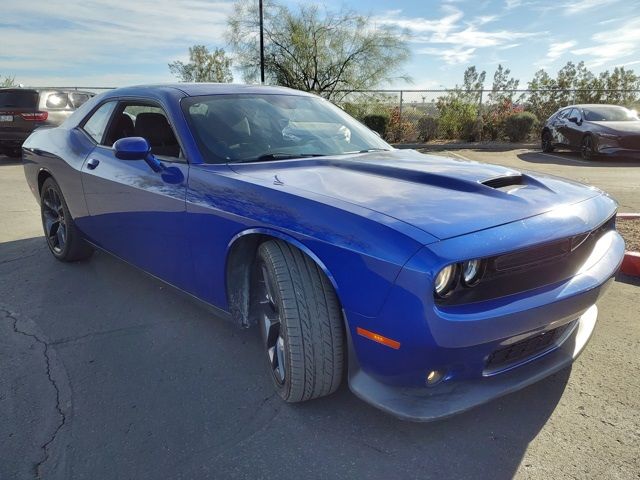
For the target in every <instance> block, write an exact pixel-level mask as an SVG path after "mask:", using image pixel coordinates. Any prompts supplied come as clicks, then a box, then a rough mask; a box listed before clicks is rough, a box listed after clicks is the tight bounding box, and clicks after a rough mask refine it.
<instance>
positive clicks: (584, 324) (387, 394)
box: [349, 305, 598, 422]
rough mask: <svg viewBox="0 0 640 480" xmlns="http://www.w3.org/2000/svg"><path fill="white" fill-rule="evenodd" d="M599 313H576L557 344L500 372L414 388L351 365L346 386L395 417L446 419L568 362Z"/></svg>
mask: <svg viewBox="0 0 640 480" xmlns="http://www.w3.org/2000/svg"><path fill="white" fill-rule="evenodd" d="M597 316H598V308H597V307H596V306H595V305H593V306H591V307H590V308H589V309H588V310H587V311H586V312H584V313H583V314H582V315H581V316H580V317H579V318H578V320H577V325H576V327H575V328H574V329H573V330H572V332H571V334H570V335H569V336H568V337H567V338H566V339H565V340H564V342H563V343H562V344H561V345H558V346H556V347H555V348H553V349H550V350H549V351H547V352H546V353H545V354H544V356H542V357H540V358H536V359H535V360H534V361H532V362H528V363H526V364H524V365H520V366H518V367H517V368H513V369H511V370H509V371H507V372H504V373H501V374H498V375H494V376H490V377H482V378H476V379H468V380H462V381H454V382H446V381H445V382H443V383H441V384H439V385H436V386H434V387H424V388H416V387H413V388H412V387H394V386H390V385H386V384H384V383H382V382H380V381H378V380H376V379H375V378H374V377H372V376H371V375H367V374H366V373H364V372H363V371H362V370H360V369H355V371H354V372H353V373H352V374H351V375H350V377H349V387H350V388H351V391H353V393H355V394H356V395H357V396H358V397H360V398H361V399H362V400H364V401H366V402H368V403H370V404H372V405H374V406H376V407H377V408H379V409H381V410H384V411H385V412H387V413H390V414H392V415H394V416H396V417H398V418H402V419H405V420H412V421H417V422H430V421H434V420H439V419H442V418H446V417H449V416H451V415H455V414H458V413H462V412H464V411H466V410H469V409H471V408H473V407H475V406H478V405H481V404H483V403H486V402H488V401H490V400H493V399H495V398H498V397H501V396H503V395H507V394H509V393H512V392H515V391H517V390H520V389H521V388H524V387H526V386H528V385H531V384H533V383H536V382H538V381H540V380H542V379H543V378H545V377H547V376H549V375H552V374H554V373H556V372H558V371H559V370H562V369H563V368H566V367H567V366H569V365H571V363H573V361H574V360H575V359H576V358H577V357H578V355H580V353H581V352H582V350H583V349H584V347H585V346H586V344H587V342H588V341H589V338H591V334H592V333H593V330H594V329H595V325H596V318H597Z"/></svg>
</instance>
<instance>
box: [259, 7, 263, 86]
mask: <svg viewBox="0 0 640 480" xmlns="http://www.w3.org/2000/svg"><path fill="white" fill-rule="evenodd" d="M259 8H260V83H261V84H262V85H264V20H263V16H262V0H260V7H259Z"/></svg>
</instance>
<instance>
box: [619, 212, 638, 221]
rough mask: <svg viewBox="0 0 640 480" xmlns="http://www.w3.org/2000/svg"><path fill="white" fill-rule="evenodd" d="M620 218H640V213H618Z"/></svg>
mask: <svg viewBox="0 0 640 480" xmlns="http://www.w3.org/2000/svg"><path fill="white" fill-rule="evenodd" d="M616 218H617V219H618V220H640V213H618V214H617V215H616Z"/></svg>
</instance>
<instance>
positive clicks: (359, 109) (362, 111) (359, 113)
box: [342, 102, 367, 121]
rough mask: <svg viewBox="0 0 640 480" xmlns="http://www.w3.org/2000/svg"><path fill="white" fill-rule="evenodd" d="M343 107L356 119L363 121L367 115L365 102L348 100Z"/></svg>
mask: <svg viewBox="0 0 640 480" xmlns="http://www.w3.org/2000/svg"><path fill="white" fill-rule="evenodd" d="M342 109H343V110H344V111H345V112H347V113H348V114H349V115H351V116H352V117H353V118H355V119H356V120H360V121H362V120H363V119H364V117H366V116H367V105H366V104H364V103H354V102H346V103H344V104H343V105H342Z"/></svg>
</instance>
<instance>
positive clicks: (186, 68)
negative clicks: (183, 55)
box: [169, 45, 233, 83]
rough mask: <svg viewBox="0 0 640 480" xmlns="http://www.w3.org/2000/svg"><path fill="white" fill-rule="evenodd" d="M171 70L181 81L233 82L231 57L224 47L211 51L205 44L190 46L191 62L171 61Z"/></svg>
mask: <svg viewBox="0 0 640 480" xmlns="http://www.w3.org/2000/svg"><path fill="white" fill-rule="evenodd" d="M169 71H170V72H171V73H172V74H173V75H174V76H176V77H177V78H179V79H180V81H181V82H218V83H229V82H233V75H232V74H231V59H230V58H229V57H227V55H226V54H225V52H224V50H223V49H222V48H216V49H215V50H214V51H213V52H209V49H208V48H207V47H205V46H204V45H194V46H193V47H189V63H184V62H181V61H175V62H171V63H170V64H169Z"/></svg>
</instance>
